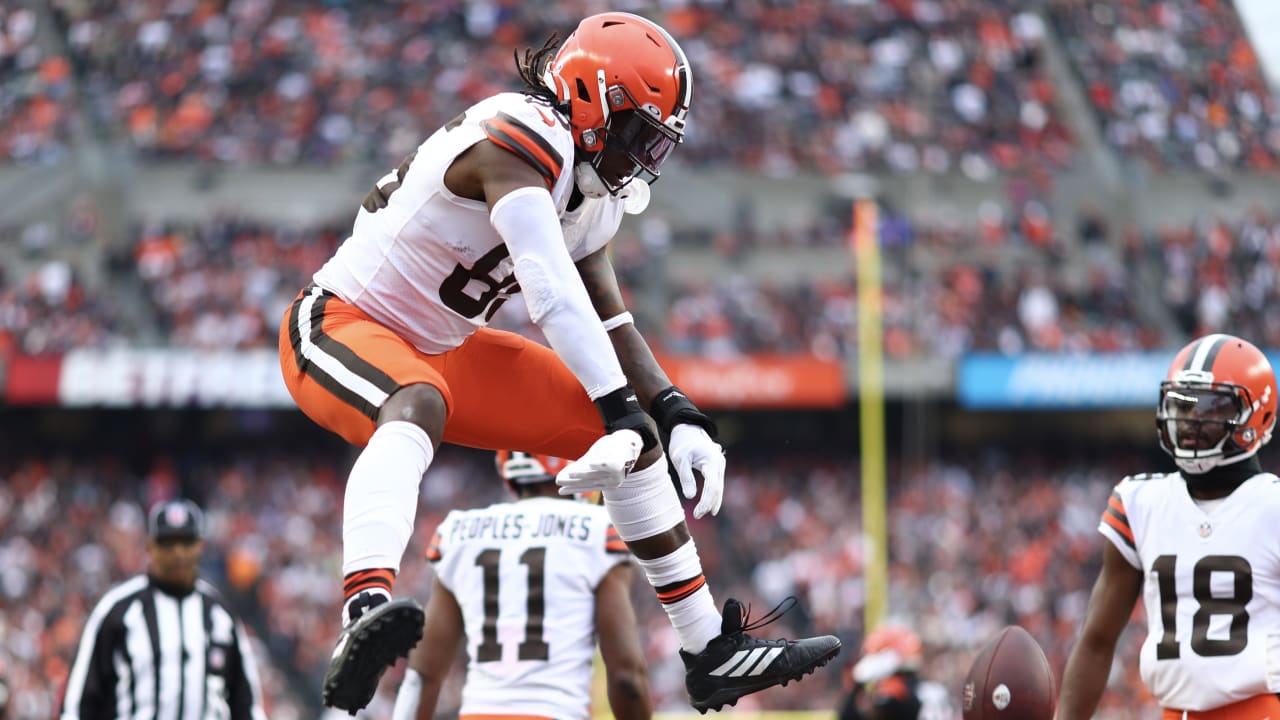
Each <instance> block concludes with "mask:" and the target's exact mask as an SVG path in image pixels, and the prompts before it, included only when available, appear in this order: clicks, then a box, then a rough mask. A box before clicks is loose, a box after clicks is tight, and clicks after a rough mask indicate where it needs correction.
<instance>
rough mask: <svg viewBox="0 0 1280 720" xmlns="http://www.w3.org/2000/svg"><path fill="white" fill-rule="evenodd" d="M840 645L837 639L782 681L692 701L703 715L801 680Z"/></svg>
mask: <svg viewBox="0 0 1280 720" xmlns="http://www.w3.org/2000/svg"><path fill="white" fill-rule="evenodd" d="M840 647H841V644H840V641H839V640H837V641H836V643H835V645H832V646H831V647H830V648H828V649H827V650H825V651H823V653H822V654H821V655H819V656H818V657H816V658H814V659H813V661H812V662H811V663H809V664H808V665H807V666H805V667H804V668H802V669H800V670H799V671H797V672H796V673H794V674H792V675H788V676H786V677H785V678H783V679H782V680H781V681H779V680H778V679H777V678H770V679H769V680H767V681H761V682H760V683H758V684H756V685H747V686H740V687H737V688H733V689H724V690H716V691H715V692H713V693H711V695H710V696H709V697H707V698H705V699H703V700H695V701H693V703H692V705H693V709H694V710H697V711H698V712H699V713H700V714H702V715H706V714H707V711H708V710H715V711H717V712H719V711H720V710H721V709H723V708H724V707H725V706H726V705H728V706H730V707H732V706H734V705H737V704H738V699H739V698H741V697H743V696H745V695H751V694H752V693H757V692H760V691H761V690H767V689H769V688H771V687H773V686H775V685H781V686H782V687H786V686H787V685H788V684H789V683H791V682H794V681H799V680H800V679H801V678H803V677H804V676H805V675H810V674H812V673H813V672H814V671H816V670H817V669H818V668H820V667H822V666H823V665H826V664H827V663H829V662H831V659H832V658H834V657H835V656H836V655H839V654H840Z"/></svg>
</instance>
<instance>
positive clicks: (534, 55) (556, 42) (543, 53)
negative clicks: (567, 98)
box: [512, 32, 560, 105]
mask: <svg viewBox="0 0 1280 720" xmlns="http://www.w3.org/2000/svg"><path fill="white" fill-rule="evenodd" d="M559 49H560V33H555V32H553V33H551V36H550V37H548V38H547V40H546V42H544V43H542V47H540V48H538V49H537V50H533V49H530V48H525V51H524V57H520V51H519V50H514V51H512V54H513V55H514V56H515V59H516V71H517V72H519V73H520V79H521V80H523V81H524V84H525V90H524V93H525V94H526V95H532V96H534V97H538V98H542V99H543V100H546V101H547V102H549V103H551V104H552V105H559V104H560V98H559V97H557V96H556V93H555V91H554V90H552V89H551V88H549V87H547V86H546V84H545V83H543V82H542V73H543V72H545V71H546V69H547V63H549V62H551V59H552V58H554V57H555V54H556V51H557V50H559Z"/></svg>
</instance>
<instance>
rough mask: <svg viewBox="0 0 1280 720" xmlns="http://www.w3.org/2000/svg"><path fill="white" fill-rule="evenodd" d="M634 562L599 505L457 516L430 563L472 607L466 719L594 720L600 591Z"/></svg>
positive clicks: (510, 508) (528, 505)
mask: <svg viewBox="0 0 1280 720" xmlns="http://www.w3.org/2000/svg"><path fill="white" fill-rule="evenodd" d="M630 558H631V555H630V553H629V552H628V550H627V546H626V544H625V543H624V542H623V541H622V538H621V537H619V536H618V533H617V531H616V530H614V528H613V526H612V525H611V524H610V523H609V513H608V511H606V510H605V509H604V508H603V507H601V506H598V505H587V504H585V503H581V502H575V501H572V500H562V499H557V498H529V499H525V500H520V501H517V502H512V503H499V504H496V505H490V506H489V507H487V508H483V509H478V510H455V511H453V512H451V513H449V515H448V516H447V517H445V520H444V522H443V523H441V524H440V528H439V530H438V531H437V532H436V535H435V537H434V538H433V539H432V542H431V546H430V548H429V549H428V550H427V559H428V560H430V561H431V563H432V565H433V567H434V568H435V571H436V575H437V577H439V578H440V582H441V583H442V584H444V586H445V587H447V588H448V589H449V591H450V592H452V593H453V595H454V597H455V598H457V600H458V605H459V606H460V607H461V608H462V620H463V625H464V626H465V630H466V642H467V660H468V662H467V680H466V683H465V685H464V686H463V688H462V707H461V710H460V713H461V714H462V715H471V714H495V715H497V714H520V715H538V716H543V717H553V718H561V719H562V720H586V718H588V717H589V715H590V704H591V661H592V658H593V656H594V654H595V646H596V625H595V604H596V603H595V591H596V587H597V586H598V585H599V584H600V581H601V580H602V579H603V578H604V576H605V574H606V573H608V572H609V571H610V570H611V569H613V567H614V566H615V565H617V564H619V563H622V562H627V561H628V560H630Z"/></svg>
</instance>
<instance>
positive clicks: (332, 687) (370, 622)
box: [322, 600, 426, 716]
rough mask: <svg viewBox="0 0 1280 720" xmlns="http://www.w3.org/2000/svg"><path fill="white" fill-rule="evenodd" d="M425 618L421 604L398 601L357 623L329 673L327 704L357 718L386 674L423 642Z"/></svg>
mask: <svg viewBox="0 0 1280 720" xmlns="http://www.w3.org/2000/svg"><path fill="white" fill-rule="evenodd" d="M425 619H426V616H425V615H424V613H423V611H422V606H421V605H419V604H418V603H417V602H414V601H413V600H394V601H392V602H389V603H386V604H383V605H379V606H378V607H376V608H373V609H372V610H370V611H369V612H368V614H367V615H366V616H365V617H362V618H360V620H357V621H356V624H355V626H353V627H352V629H351V633H350V635H349V636H348V638H347V644H346V646H345V647H343V648H342V652H341V654H340V655H338V656H337V657H335V658H334V659H333V660H332V661H331V662H330V665H329V671H328V672H326V673H325V678H324V689H323V691H322V698H323V700H324V704H325V705H326V706H327V707H332V708H337V709H339V710H346V711H347V712H348V713H350V714H351V715H353V716H354V715H355V714H356V713H357V712H358V711H359V710H361V709H363V708H364V707H365V706H366V705H368V704H369V702H370V701H371V700H373V696H374V695H375V694H376V693H377V692H378V681H379V680H381V679H382V674H383V673H384V672H386V671H387V669H388V668H390V667H391V666H392V665H395V664H396V661H398V660H399V659H400V658H402V657H408V655H409V651H410V650H413V648H414V646H415V645H417V644H418V641H419V640H421V639H422V626H423V622H424V621H425ZM362 623H363V625H362ZM344 632H346V631H344ZM335 668H336V670H335Z"/></svg>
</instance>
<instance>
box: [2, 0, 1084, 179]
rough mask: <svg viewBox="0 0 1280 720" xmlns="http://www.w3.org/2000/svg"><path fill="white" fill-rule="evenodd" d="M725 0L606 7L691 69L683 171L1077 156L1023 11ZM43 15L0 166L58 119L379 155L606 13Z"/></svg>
mask: <svg viewBox="0 0 1280 720" xmlns="http://www.w3.org/2000/svg"><path fill="white" fill-rule="evenodd" d="M725 4H726V3H724V2H691V3H679V4H666V3H654V2H646V1H643V0H636V1H634V2H626V3H622V4H621V6H615V7H614V9H625V10H631V11H636V12H643V13H647V14H650V15H652V16H653V17H654V19H655V20H658V21H659V22H661V23H662V24H663V25H664V26H666V27H668V28H669V29H670V30H671V31H672V32H673V33H675V34H676V35H677V36H678V37H680V38H682V39H683V41H684V44H685V49H686V51H687V53H688V54H689V56H690V58H691V60H692V62H693V63H694V65H695V67H697V68H698V69H699V74H698V77H699V81H698V90H697V93H698V98H699V99H698V104H697V106H696V109H695V110H694V113H695V114H694V116H693V119H694V122H692V123H691V125H690V128H691V129H690V135H689V139H688V147H687V149H686V150H684V151H682V153H681V154H682V156H683V159H684V160H686V161H694V162H698V163H701V164H726V163H727V164H733V165H735V166H740V167H745V168H749V169H752V170H755V171H760V172H766V173H772V174H787V173H790V172H793V171H795V170H796V169H797V168H820V169H822V170H825V171H841V170H845V169H848V168H859V169H864V170H879V171H889V172H917V171H924V172H932V173H942V172H948V171H951V170H960V171H963V172H965V173H967V174H970V175H972V176H982V177H986V176H990V175H991V174H992V173H994V172H996V171H1001V170H1004V171H1008V170H1020V169H1028V168H1040V167H1060V166H1062V165H1064V164H1066V163H1068V162H1069V161H1070V154H1071V146H1072V141H1071V138H1070V137H1069V133H1068V132H1067V131H1066V129H1065V128H1064V126H1063V125H1062V123H1061V122H1060V120H1059V119H1058V117H1057V114H1056V112H1055V111H1054V104H1053V101H1054V88H1053V84H1052V83H1051V82H1050V81H1049V80H1048V78H1047V75H1046V73H1045V71H1044V68H1043V67H1042V64H1041V63H1042V59H1041V43H1042V41H1043V37H1044V32H1045V27H1044V24H1043V21H1042V20H1041V19H1040V16H1039V15H1037V14H1035V13H1032V12H1028V11H1026V10H1025V9H1023V7H1022V4H1021V3H1019V2H1016V1H1015V0H999V2H992V1H991V0H955V1H952V2H946V3H943V2H934V1H929V2H913V3H908V2H877V3H869V4H849V3H839V2H827V1H822V2H804V3H794V4H793V3H759V4H757V3H747V2H729V3H728V4H729V5H730V6H731V7H730V8H725V7H724V5H725ZM52 8H53V9H52V10H51V12H50V13H49V15H48V17H49V18H51V19H52V25H53V26H54V27H53V30H54V33H53V34H54V35H56V36H57V37H58V38H60V42H58V43H52V44H51V43H45V44H37V43H35V42H33V41H31V39H30V38H31V37H32V36H33V35H34V29H33V28H34V26H35V24H36V22H37V17H36V16H35V14H34V13H29V12H28V13H27V14H24V15H21V16H19V17H17V18H16V20H15V21H14V22H13V23H11V24H12V25H15V26H16V27H15V29H14V30H13V31H11V34H12V35H14V41H13V45H14V49H13V50H11V51H9V53H8V55H10V56H12V57H13V58H14V61H13V64H14V70H15V71H16V72H15V75H14V76H13V77H14V79H13V80H11V81H9V82H8V83H6V85H8V86H11V87H10V88H9V92H8V93H7V94H8V95H9V101H8V102H7V103H6V102H2V101H0V120H8V121H9V122H4V123H0V126H6V127H12V128H14V129H13V130H12V131H11V132H9V133H8V134H7V136H6V137H3V138H0V139H3V140H4V142H0V156H5V157H8V158H11V159H15V160H20V161H38V160H40V159H43V158H48V157H52V156H51V155H49V154H48V153H42V147H43V146H49V145H55V144H58V143H65V142H66V137H65V136H66V133H65V132H62V133H59V132H58V128H59V126H60V124H65V123H66V118H65V116H66V115H67V114H69V113H71V112H79V113H81V114H83V116H84V117H85V119H86V120H87V122H88V124H89V125H91V126H94V127H96V128H97V129H98V130H99V133H100V135H101V136H103V137H108V136H114V137H116V138H120V139H123V140H126V141H127V142H128V143H129V144H130V145H131V146H132V147H134V148H136V149H137V150H138V151H139V152H140V153H141V154H142V155H144V156H149V157H159V158H185V159H198V160H207V161H213V162H227V163H254V164H263V163H265V164H295V163H326V162H332V161H337V160H357V161H358V160H368V161H373V162H375V163H376V164H378V165H382V164H386V163H387V162H388V161H398V160H399V158H400V157H402V156H403V155H404V154H406V153H407V152H408V151H409V150H411V149H412V148H413V147H414V146H415V145H416V144H417V143H418V142H419V141H420V140H421V139H422V137H423V136H424V135H423V134H424V132H426V131H428V130H429V129H431V128H434V127H437V126H439V125H440V124H442V123H443V122H445V121H447V120H448V119H449V118H451V117H452V116H454V115H455V114H457V113H458V112H459V111H461V110H462V109H464V108H465V107H466V106H467V104H469V103H471V102H474V101H476V100H478V99H480V98H483V97H485V96H487V95H489V94H491V93H492V92H494V91H497V90H501V89H506V88H511V87H512V82H513V81H514V73H513V68H512V61H511V49H512V48H513V47H525V46H532V47H537V46H539V45H540V44H541V43H542V41H543V40H544V39H545V38H546V37H547V35H548V34H549V33H550V32H551V31H553V30H558V31H561V32H565V31H567V30H569V29H571V28H572V27H573V24H574V23H575V22H576V21H577V19H578V18H580V17H582V16H583V15H585V14H589V12H594V11H598V10H599V8H598V7H597V4H596V3H594V2H589V1H587V0H575V1H574V2H562V3H555V4H551V3H543V2H537V3H508V2H501V3H471V4H462V3H456V2H438V3H420V2H402V1H396V0H377V1H376V2H369V1H363V2H360V3H358V6H357V3H355V2H352V1H349V0H329V1H328V2H325V3H320V4H316V3H302V2H267V1H266V0H243V1H240V2H234V3H183V2H147V3H130V4H129V6H128V7H127V8H118V7H117V4H115V3H112V2H106V1H105V0H57V2H54V3H53V4H52ZM15 15H16V13H15ZM43 18H44V16H40V19H41V20H43ZM50 48H55V49H53V50H51V49H50ZM60 53H61V54H60ZM64 54H65V56H64ZM3 58H5V48H4V45H3V44H0V59H3ZM54 68H56V70H55V69H54ZM68 83H70V84H71V85H72V86H74V88H78V90H79V92H78V93H72V92H71V91H70V89H68V88H66V87H65V85H66V84H68ZM73 95H74V96H75V97H76V98H78V100H77V101H76V102H74V103H73V102H72V101H71V100H70V98H71V97H72V96H73ZM2 97H3V96H0V98H2ZM42 108H43V109H42ZM73 108H74V110H73ZM29 126H31V127H29ZM37 126H38V127H37Z"/></svg>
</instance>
